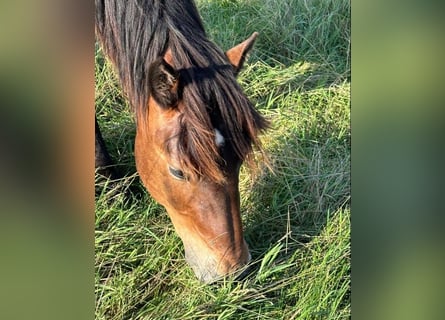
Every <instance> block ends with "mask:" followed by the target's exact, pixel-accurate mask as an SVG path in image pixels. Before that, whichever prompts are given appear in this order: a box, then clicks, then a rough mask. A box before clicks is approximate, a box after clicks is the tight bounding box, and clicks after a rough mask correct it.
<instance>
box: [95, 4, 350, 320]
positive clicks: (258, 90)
mask: <svg viewBox="0 0 445 320" xmlns="http://www.w3.org/2000/svg"><path fill="white" fill-rule="evenodd" d="M198 4H199V8H200V11H201V14H202V16H203V19H204V22H205V25H206V28H207V31H208V33H209V35H210V36H211V37H212V39H214V40H215V41H216V42H217V43H218V44H220V45H221V47H223V48H225V49H227V48H229V47H231V46H232V45H234V44H235V43H237V42H239V41H241V40H243V39H244V38H246V37H247V36H248V35H250V34H251V33H252V32H253V31H259V32H260V36H259V39H258V42H257V44H256V46H255V49H254V52H253V53H252V55H251V57H250V59H249V62H248V64H247V66H246V68H245V70H244V71H243V73H242V74H241V75H240V78H239V81H240V82H241V84H242V85H243V87H244V88H245V91H246V93H247V94H248V96H249V97H250V98H251V100H252V101H253V102H254V103H255V104H256V106H257V108H258V109H259V110H260V111H261V112H262V113H263V114H264V115H265V116H266V117H267V118H269V119H270V120H271V121H272V129H271V130H269V131H268V132H267V133H266V134H265V135H264V136H263V137H262V140H263V143H264V146H265V148H266V150H267V152H268V154H269V157H270V160H271V166H272V169H273V172H272V171H269V170H268V169H266V168H262V166H261V164H260V166H259V167H260V169H259V170H258V172H254V173H253V172H250V171H248V170H246V169H245V168H243V170H242V172H241V177H240V180H241V182H240V189H241V198H242V200H241V202H242V203H241V205H242V211H243V215H242V219H243V223H244V228H245V237H246V241H247V242H248V243H249V246H250V249H251V252H252V256H253V261H252V272H251V273H250V274H249V276H248V277H247V278H246V279H245V280H244V281H242V282H239V281H234V280H233V279H226V280H225V281H222V282H221V283H218V284H215V285H204V284H201V283H200V282H198V281H197V280H196V279H195V277H194V275H193V272H192V270H191V269H190V268H189V267H188V265H187V264H186V262H185V260H184V253H183V248H182V244H181V241H180V239H179V237H178V236H177V235H176V233H175V232H174V229H173V226H172V224H171V222H170V220H169V218H168V216H167V214H166V212H165V210H164V209H163V208H162V207H161V206H160V205H158V204H157V203H156V202H154V201H153V200H152V199H151V198H150V196H149V195H148V194H147V192H146V191H145V190H144V189H143V187H141V185H140V183H139V181H138V180H137V177H135V165H134V157H133V139H134V131H135V127H134V121H133V116H132V114H131V113H130V111H129V108H128V105H127V104H126V102H125V99H124V98H123V96H122V93H121V91H120V88H119V86H118V84H117V81H116V78H115V76H114V74H113V72H112V68H111V67H110V65H109V63H107V62H105V61H104V59H103V57H102V53H101V51H100V49H98V50H97V55H96V110H97V114H98V120H99V122H100V124H101V126H102V133H103V135H104V137H105V140H106V142H107V144H108V146H109V150H110V153H111V154H112V156H113V158H114V159H115V160H116V161H117V162H118V163H119V168H120V170H121V171H122V172H124V173H127V174H128V175H129V178H127V179H126V180H125V181H123V184H124V185H128V184H130V182H132V185H133V187H134V188H135V189H136V190H138V191H140V192H139V195H138V196H130V197H128V196H125V194H124V193H117V194H116V193H115V192H113V190H111V191H110V190H109V189H107V188H103V189H102V190H103V192H102V193H101V194H99V195H98V196H96V237H95V239H96V240H95V245H96V257H95V260H96V261H95V271H96V272H95V274H96V288H95V292H96V318H97V319H311V320H312V319H349V318H350V108H349V107H350V106H349V104H350V84H349V80H350V70H349V65H350V60H349V32H350V29H349V20H350V17H349V2H348V1H343V0H336V1H329V0H326V1H316V0H314V1H307V0H306V1H303V0H280V1H279V0H263V1H259V0H258V1H256V0H220V1H216V0H215V1H210V0H201V1H198Z"/></svg>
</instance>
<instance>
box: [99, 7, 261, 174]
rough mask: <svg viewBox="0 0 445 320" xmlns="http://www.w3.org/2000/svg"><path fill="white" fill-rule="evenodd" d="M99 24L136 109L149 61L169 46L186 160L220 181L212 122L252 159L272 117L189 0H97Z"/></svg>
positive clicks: (140, 109) (143, 103)
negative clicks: (254, 100) (245, 87)
mask: <svg viewBox="0 0 445 320" xmlns="http://www.w3.org/2000/svg"><path fill="white" fill-rule="evenodd" d="M95 3H96V19H95V29H96V35H97V38H98V40H99V41H100V43H101V45H102V47H103V50H104V51H105V53H106V55H107V56H108V57H109V58H110V60H111V61H112V63H113V64H114V65H115V67H116V69H117V72H118V75H119V78H120V81H121V84H122V87H123V90H124V92H125V94H126V96H127V97H128V99H129V101H130V104H131V106H132V107H133V108H134V111H135V112H136V114H143V113H145V112H149V110H147V109H148V99H149V97H150V91H149V86H148V79H149V77H150V74H149V72H148V70H149V66H150V64H151V63H152V62H153V61H155V60H156V59H158V58H159V57H162V56H164V54H165V53H166V51H167V49H170V50H171V53H172V57H173V65H174V67H175V69H177V70H178V71H179V72H180V79H181V80H180V82H181V85H182V90H181V93H182V95H181V99H182V105H183V106H184V111H183V113H182V115H181V117H182V119H181V121H180V123H181V124H180V125H181V128H180V130H179V137H178V138H179V139H178V140H177V141H178V145H177V146H176V147H177V150H178V153H179V158H180V159H181V161H182V165H183V166H184V167H185V168H187V169H189V171H192V172H194V173H196V174H199V175H204V176H207V177H208V178H211V179H213V180H214V181H220V182H221V181H223V174H222V173H221V170H220V169H219V167H220V154H219V149H218V146H217V145H216V143H215V128H218V129H219V130H220V131H221V132H223V134H224V136H225V137H226V141H228V143H230V145H231V147H232V148H233V150H234V152H235V153H236V155H237V156H238V157H239V158H240V159H242V160H247V161H248V162H250V161H249V160H250V157H249V155H251V153H252V150H253V147H256V148H257V149H259V150H261V145H260V141H259V139H258V135H259V133H260V132H261V131H262V130H264V129H265V128H266V127H267V125H268V124H267V121H266V120H265V119H264V118H263V117H262V116H261V115H260V114H259V113H258V112H257V111H256V110H255V109H254V107H253V105H252V104H251V102H250V101H249V100H248V99H247V97H246V96H245V94H244V93H243V91H242V89H241V87H240V86H239V84H238V83H237V81H236V78H235V74H234V72H233V68H232V66H231V65H230V63H229V61H228V59H227V57H226V55H225V54H224V52H223V51H222V50H221V49H219V48H218V47H217V46H216V45H215V44H214V43H212V42H211V41H210V40H209V39H208V38H207V36H206V33H205V30H204V26H203V23H202V20H201V18H200V16H199V13H198V10H197V8H196V5H195V4H194V2H193V1H192V0H96V1H95Z"/></svg>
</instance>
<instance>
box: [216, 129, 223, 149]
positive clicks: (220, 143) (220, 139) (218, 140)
mask: <svg viewBox="0 0 445 320" xmlns="http://www.w3.org/2000/svg"><path fill="white" fill-rule="evenodd" d="M215 143H216V145H217V146H218V147H222V146H223V145H224V143H225V139H224V136H223V135H222V134H221V132H220V131H219V130H218V129H215Z"/></svg>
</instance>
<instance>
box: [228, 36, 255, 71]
mask: <svg viewBox="0 0 445 320" xmlns="http://www.w3.org/2000/svg"><path fill="white" fill-rule="evenodd" d="M257 36H258V32H254V33H253V34H252V35H251V36H250V37H249V38H248V39H246V40H244V41H243V42H241V43H240V44H238V45H236V46H234V47H233V48H232V49H229V50H227V52H226V56H227V58H229V61H230V63H231V64H232V66H233V68H234V70H235V74H238V72H240V70H241V69H242V68H243V65H244V62H245V60H246V58H247V54H248V53H249V51H250V50H251V49H252V47H253V44H254V43H255V40H256V37H257Z"/></svg>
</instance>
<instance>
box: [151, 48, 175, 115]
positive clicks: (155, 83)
mask: <svg viewBox="0 0 445 320" xmlns="http://www.w3.org/2000/svg"><path fill="white" fill-rule="evenodd" d="M170 63H171V55H170V57H169V56H168V54H166V56H165V57H164V58H159V59H157V60H155V61H154V62H153V63H152V64H151V65H150V67H149V70H148V74H149V80H148V82H149V90H150V94H151V95H152V97H153V98H154V99H155V101H156V102H157V103H158V104H159V105H160V106H161V107H163V108H170V107H175V106H176V105H177V103H178V78H179V72H178V71H176V70H175V69H174V68H173V67H172V65H171V64H170Z"/></svg>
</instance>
